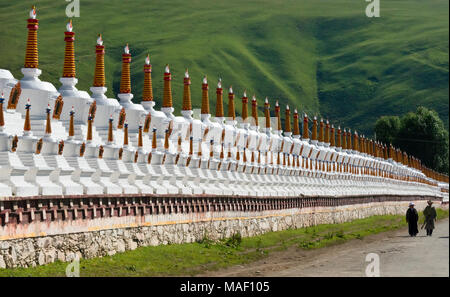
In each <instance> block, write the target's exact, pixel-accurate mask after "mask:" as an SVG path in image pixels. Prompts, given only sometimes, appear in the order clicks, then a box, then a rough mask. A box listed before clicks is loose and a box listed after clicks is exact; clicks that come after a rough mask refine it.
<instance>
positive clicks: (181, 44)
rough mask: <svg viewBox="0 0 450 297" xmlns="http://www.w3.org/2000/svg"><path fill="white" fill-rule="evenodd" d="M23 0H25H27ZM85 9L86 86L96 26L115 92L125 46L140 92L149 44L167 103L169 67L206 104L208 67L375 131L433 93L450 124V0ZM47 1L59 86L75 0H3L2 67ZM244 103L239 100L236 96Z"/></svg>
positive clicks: (178, 93) (81, 72)
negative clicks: (68, 10) (383, 118)
mask: <svg viewBox="0 0 450 297" xmlns="http://www.w3.org/2000/svg"><path fill="white" fill-rule="evenodd" d="M18 2H19V3H18ZM80 3H81V17H80V18H75V19H74V20H73V23H74V31H75V32H76V34H77V35H76V45H75V49H76V61H77V77H78V78H79V84H78V87H79V88H80V89H85V90H87V89H88V88H89V87H90V86H91V84H92V80H93V72H94V61H95V55H94V48H95V41H96V36H97V34H98V33H102V34H103V39H104V42H105V43H104V44H105V46H106V51H107V58H106V75H107V85H108V88H109V90H108V95H109V96H114V94H116V93H117V92H118V89H119V83H120V71H121V53H122V50H123V46H124V45H125V44H126V43H129V45H130V48H131V53H132V55H133V62H132V66H131V67H132V88H133V93H134V94H135V101H136V102H138V101H140V98H141V93H142V79H143V73H142V67H143V63H144V58H145V56H146V54H147V53H150V56H151V62H152V64H153V69H154V70H153V82H154V93H155V96H156V101H157V104H158V106H160V104H161V96H162V74H163V70H164V65H165V64H166V63H169V64H170V66H171V70H172V73H173V94H174V104H175V107H176V109H177V110H179V108H180V107H181V98H182V90H183V88H182V81H183V73H184V70H185V68H186V67H188V68H189V72H190V74H191V77H192V93H193V99H194V104H195V105H196V107H199V104H200V92H201V78H202V76H203V75H204V74H207V75H208V78H209V81H210V96H211V111H212V112H213V111H214V108H215V105H214V103H215V102H214V101H215V100H214V99H215V92H214V88H215V83H216V81H217V78H218V77H219V76H220V77H222V78H223V82H224V85H225V86H228V85H233V88H234V89H235V90H236V92H237V95H238V96H239V97H241V94H242V91H243V89H244V88H246V89H247V90H248V93H249V94H250V95H251V94H253V93H255V94H256V95H257V98H258V99H259V102H260V107H262V105H263V104H262V103H263V98H264V97H265V96H268V97H269V98H271V99H274V98H277V99H279V100H280V102H281V103H282V104H285V103H289V104H290V105H291V106H295V107H297V108H298V109H299V110H301V111H307V112H308V113H310V114H317V115H319V114H320V115H322V116H324V117H328V118H329V119H330V120H331V121H332V122H334V123H340V124H341V125H344V126H347V127H352V128H358V129H360V130H362V131H364V132H366V133H370V132H371V129H372V125H373V122H374V120H375V119H376V118H377V117H378V116H380V115H391V114H402V113H405V112H407V111H412V110H415V109H416V106H417V105H419V104H420V105H425V106H427V107H429V108H433V109H435V110H437V111H438V112H439V114H440V116H441V118H442V119H443V120H444V122H445V123H446V126H447V127H448V103H449V97H448V91H449V90H448V82H449V76H448V50H449V49H448V42H449V37H448V34H449V15H448V8H449V7H448V6H449V3H448V1H447V0H428V1H422V0H404V1H400V0H398V1H394V0H389V1H381V17H380V18H367V17H366V16H365V13H364V11H365V7H366V4H367V3H366V2H365V1H363V0H302V1H299V0H258V1H256V0H247V1H242V0H229V1H211V0H189V1H182V0H170V1H167V0H165V1H164V0H152V1H145V0H134V1H122V0H107V1H106V0H105V1H98V0H97V1H94V0H81V1H80ZM32 4H35V5H36V6H37V8H38V18H39V20H40V28H39V33H38V35H39V55H40V56H39V58H40V66H39V68H41V69H42V70H43V75H42V76H41V78H42V79H43V80H48V81H51V82H53V83H54V84H55V85H56V87H59V86H60V83H59V82H58V79H59V77H60V76H61V73H62V64H63V55H64V41H63V37H64V34H63V32H64V30H65V24H66V22H67V17H66V15H65V6H66V4H67V2H65V1H54V0H35V1H29V0H27V1H6V0H0V68H6V69H10V70H11V71H12V72H13V74H14V75H15V76H16V77H17V78H20V77H21V74H20V68H21V67H22V65H23V60H24V55H25V43H26V18H27V17H28V10H29V8H30V6H31V5H32ZM237 108H239V109H240V105H239V104H238V105H237Z"/></svg>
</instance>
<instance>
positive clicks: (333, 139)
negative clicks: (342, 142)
mask: <svg viewBox="0 0 450 297" xmlns="http://www.w3.org/2000/svg"><path fill="white" fill-rule="evenodd" d="M330 146H332V147H333V146H336V131H335V129H334V125H331V129H330Z"/></svg>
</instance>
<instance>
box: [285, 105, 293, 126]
mask: <svg viewBox="0 0 450 297" xmlns="http://www.w3.org/2000/svg"><path fill="white" fill-rule="evenodd" d="M285 115H286V119H285V122H284V133H291V132H292V130H291V110H290V108H289V105H286V113H285Z"/></svg>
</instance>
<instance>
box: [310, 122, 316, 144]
mask: <svg viewBox="0 0 450 297" xmlns="http://www.w3.org/2000/svg"><path fill="white" fill-rule="evenodd" d="M311 140H317V118H316V117H314V120H313V126H312V136H311Z"/></svg>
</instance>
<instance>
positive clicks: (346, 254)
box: [205, 219, 449, 277]
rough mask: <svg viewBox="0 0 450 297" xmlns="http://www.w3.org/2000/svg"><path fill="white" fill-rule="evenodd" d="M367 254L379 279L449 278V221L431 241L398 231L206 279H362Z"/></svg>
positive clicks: (276, 256) (279, 256) (286, 254)
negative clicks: (375, 265) (375, 258)
mask: <svg viewBox="0 0 450 297" xmlns="http://www.w3.org/2000/svg"><path fill="white" fill-rule="evenodd" d="M419 227H420V226H419ZM368 253H376V254H378V255H379V260H380V261H379V262H380V265H379V268H380V276H446V277H448V276H449V220H448V219H444V220H442V221H439V222H437V224H436V229H435V230H434V233H433V236H432V237H427V236H426V232H425V230H420V232H419V234H418V235H417V237H415V238H411V237H410V236H409V235H408V232H407V229H401V230H396V231H390V232H384V233H379V234H376V235H372V236H368V237H366V238H363V239H362V240H351V241H349V242H346V243H344V244H340V245H335V246H331V247H326V248H321V249H317V250H307V251H305V250H301V249H298V248H295V247H291V248H289V249H288V250H286V251H282V252H274V253H272V254H271V255H270V256H269V257H267V258H266V259H262V260H259V261H257V262H254V263H251V264H248V265H245V266H242V265H239V266H234V267H230V268H227V269H224V270H221V271H216V272H208V274H205V276H206V275H207V276H365V270H366V266H367V265H368V264H369V262H366V255H367V254H368Z"/></svg>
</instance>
